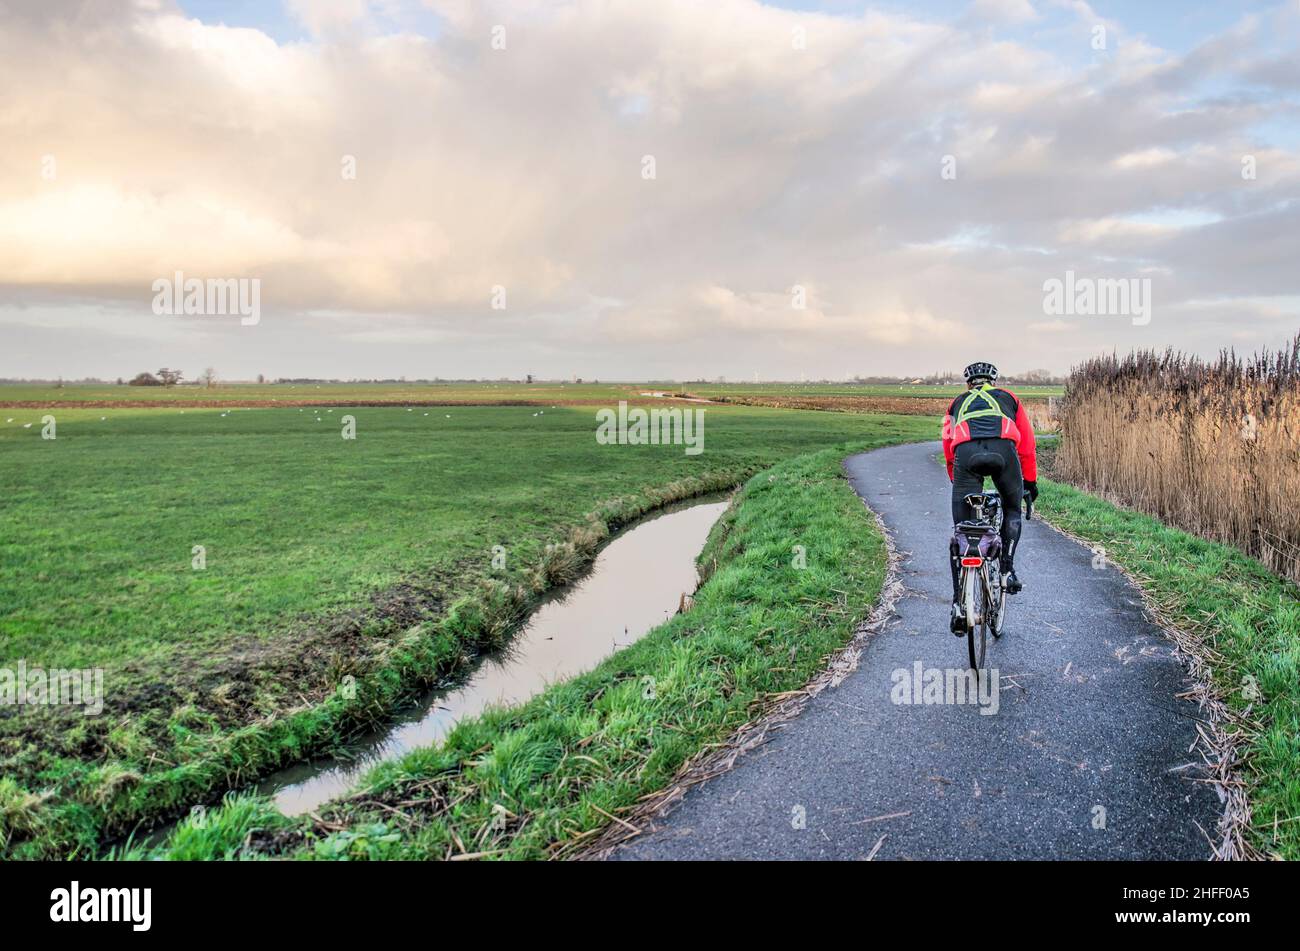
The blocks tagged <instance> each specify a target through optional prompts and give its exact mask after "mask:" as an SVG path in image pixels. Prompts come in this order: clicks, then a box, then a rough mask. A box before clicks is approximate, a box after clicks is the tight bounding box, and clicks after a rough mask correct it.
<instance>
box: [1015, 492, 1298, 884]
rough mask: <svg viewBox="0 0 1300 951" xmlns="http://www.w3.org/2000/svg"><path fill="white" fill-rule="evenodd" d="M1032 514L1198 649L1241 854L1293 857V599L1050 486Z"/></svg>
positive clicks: (1190, 546)
mask: <svg viewBox="0 0 1300 951" xmlns="http://www.w3.org/2000/svg"><path fill="white" fill-rule="evenodd" d="M1040 485H1041V486H1042V487H1043V493H1042V495H1041V496H1040V498H1039V502H1038V504H1039V509H1040V511H1041V513H1042V515H1043V517H1044V518H1046V519H1048V520H1050V521H1051V522H1052V523H1053V524H1055V525H1057V526H1058V527H1060V528H1062V529H1063V530H1065V531H1067V532H1069V533H1070V534H1072V535H1075V536H1077V537H1079V538H1081V539H1084V540H1086V541H1088V542H1092V543H1094V544H1097V545H1100V546H1102V547H1103V548H1104V549H1105V557H1106V558H1107V559H1108V560H1109V561H1111V562H1113V563H1114V564H1117V565H1119V566H1120V567H1121V568H1123V569H1124V570H1125V571H1127V572H1128V573H1129V574H1130V575H1131V576H1132V577H1133V578H1134V579H1135V580H1136V581H1137V582H1138V584H1139V585H1140V586H1141V587H1142V588H1143V590H1144V591H1145V592H1146V594H1147V596H1148V597H1149V598H1150V600H1151V602H1152V604H1153V606H1154V608H1155V609H1156V611H1157V612H1158V614H1159V615H1161V617H1162V620H1166V621H1168V622H1170V623H1172V624H1173V625H1174V626H1176V627H1177V628H1178V629H1180V630H1182V631H1184V632H1186V633H1188V634H1190V635H1192V636H1193V637H1194V638H1195V639H1196V640H1198V641H1199V642H1200V643H1201V644H1202V645H1204V648H1205V657H1206V660H1207V663H1206V665H1205V669H1206V671H1207V673H1208V675H1209V677H1210V678H1211V680H1212V681H1213V682H1212V683H1211V684H1210V685H1209V686H1210V687H1211V688H1212V690H1213V692H1214V694H1215V695H1216V698H1217V699H1218V700H1219V701H1221V702H1222V703H1224V704H1225V705H1226V707H1227V708H1228V710H1229V711H1231V713H1230V717H1231V727H1230V729H1233V730H1235V731H1236V732H1237V738H1236V739H1237V744H1236V745H1237V746H1238V752H1239V755H1240V756H1241V757H1242V763H1241V772H1242V777H1243V779H1244V780H1245V782H1246V784H1247V797H1248V799H1249V802H1250V805H1251V812H1252V819H1251V822H1250V825H1249V827H1248V829H1247V830H1246V833H1245V839H1246V843H1247V845H1248V846H1249V847H1251V848H1253V849H1255V850H1258V851H1259V852H1260V853H1263V854H1269V855H1276V856H1279V857H1282V858H1287V859H1297V858H1300V590H1298V589H1297V588H1296V586H1295V585H1293V584H1290V583H1289V582H1287V581H1284V580H1283V579H1281V578H1279V577H1278V576H1277V575H1275V574H1273V573H1271V572H1269V571H1268V570H1267V569H1266V568H1264V567H1263V566H1262V565H1261V564H1259V562H1257V561H1255V560H1254V559H1252V558H1249V557H1248V556H1246V555H1244V554H1242V553H1241V552H1240V551H1238V550H1237V549H1235V548H1232V547H1230V546H1227V545H1221V544H1216V543H1214V542H1209V541H1206V540H1204V539H1202V538H1198V537H1196V536H1194V535H1190V534H1188V533H1187V532H1183V531H1180V530H1178V529H1175V528H1171V527H1169V526H1168V525H1165V524H1163V523H1161V522H1159V521H1158V520H1156V519H1154V518H1151V517H1150V516H1147V515H1143V514H1140V513H1138V512H1134V511H1131V510H1127V509H1123V508H1120V507H1118V506H1115V505H1112V504H1110V503H1109V502H1106V501H1104V500H1102V499H1099V498H1097V497H1096V496H1094V495H1090V494H1089V493H1087V492H1083V491H1081V490H1079V489H1076V488H1074V487H1072V486H1069V485H1065V484H1062V483H1058V482H1048V481H1046V480H1043V481H1041V482H1040Z"/></svg>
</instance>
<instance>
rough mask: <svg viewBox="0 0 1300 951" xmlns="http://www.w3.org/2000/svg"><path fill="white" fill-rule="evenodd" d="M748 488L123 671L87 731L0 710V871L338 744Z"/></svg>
mask: <svg viewBox="0 0 1300 951" xmlns="http://www.w3.org/2000/svg"><path fill="white" fill-rule="evenodd" d="M748 474H749V473H748V472H746V471H745V470H740V471H738V472H728V471H720V472H711V473H707V474H703V475H701V476H696V477H689V478H684V479H678V480H675V481H673V482H671V483H669V484H668V485H666V486H658V487H653V488H650V489H646V490H644V491H642V492H640V493H636V494H632V495H627V496H621V497H618V498H615V499H611V500H608V501H606V502H605V503H603V504H602V505H600V506H598V507H597V508H596V509H595V510H593V511H592V512H590V513H588V515H587V517H586V518H585V519H584V520H583V521H582V522H581V523H579V524H578V525H575V526H573V527H572V528H571V529H570V530H569V531H568V532H567V533H566V534H565V535H563V536H561V537H560V538H559V539H557V540H555V541H552V542H550V543H548V544H546V545H545V547H544V548H543V549H542V554H541V556H540V557H539V558H538V560H537V562H536V563H535V564H533V565H531V566H527V567H525V568H524V569H522V570H521V571H519V572H516V573H515V575H514V576H513V577H510V578H509V579H508V580H502V579H501V578H494V577H491V576H489V575H487V574H485V573H484V572H482V570H481V569H480V568H478V567H477V566H469V565H466V566H462V570H460V571H455V572H449V573H445V574H442V575H439V576H437V577H433V578H423V579H419V580H412V581H408V582H404V583H402V584H399V585H396V586H394V587H392V588H390V589H387V590H385V591H382V592H379V593H377V594H374V595H372V597H371V598H370V603H369V604H368V605H367V606H366V607H365V608H362V609H357V610H353V611H348V612H343V613H340V614H337V615H335V616H331V617H329V618H326V619H316V620H313V619H310V618H304V619H300V621H299V623H298V627H297V628H296V630H295V631H294V632H293V634H292V635H291V636H289V637H288V638H279V639H277V640H275V641H271V642H266V641H263V640H259V639H251V638H245V639H240V640H238V641H236V642H234V643H232V644H231V645H230V646H229V648H228V649H226V650H223V651H221V652H220V653H219V654H218V655H217V656H215V657H204V656H202V655H200V654H198V653H195V652H189V655H188V656H186V652H182V653H181V654H180V655H179V656H177V657H175V658H173V659H170V660H169V661H168V667H167V670H166V671H165V672H164V671H160V670H156V669H150V668H148V667H146V666H143V665H139V664H135V665H129V668H130V673H131V675H132V685H131V687H129V688H127V689H125V690H117V691H114V692H113V693H111V694H110V695H109V696H107V697H106V698H105V709H104V715H102V716H99V717H93V718H83V717H82V716H81V715H80V714H79V713H74V712H70V711H68V710H66V709H65V708H58V707H41V708H27V709H25V710H24V712H23V715H17V714H15V713H14V712H13V709H14V708H5V709H3V710H0V756H2V757H3V758H4V761H5V763H6V772H7V773H8V774H9V775H7V776H6V778H5V780H4V783H3V784H0V855H7V856H9V857H18V858H31V857H41V856H48V855H51V854H54V855H67V856H69V857H76V856H82V857H88V856H90V855H93V854H94V853H95V852H96V850H97V849H98V848H99V847H100V846H101V845H102V844H103V842H104V841H105V840H106V839H108V838H111V837H114V836H118V835H121V834H123V833H124V832H125V831H126V830H127V829H128V828H129V827H130V826H131V825H132V824H136V825H137V826H138V827H139V828H144V829H147V827H148V825H149V824H150V823H151V822H154V821H159V820H163V819H167V818H171V817H174V816H175V815H178V814H180V813H181V812H182V811H184V809H185V808H188V807H190V806H192V805H194V804H196V803H199V802H204V801H215V798H214V794H215V793H219V792H220V791H221V790H222V789H225V788H227V787H229V786H238V785H240V784H243V783H247V782H249V781H251V780H253V779H255V778H256V777H257V776H258V775H259V774H262V773H265V772H267V771H269V770H271V769H274V768H276V767H278V766H280V765H282V764H283V763H285V762H290V761H293V760H295V759H300V758H302V757H305V756H308V755H311V754H314V753H319V752H324V751H326V750H328V749H329V748H330V747H331V746H335V745H338V744H341V743H344V742H346V741H347V740H348V739H349V738H351V737H352V736H353V735H355V734H356V733H358V732H361V731H362V730H364V729H365V728H367V727H368V726H370V725H372V724H373V723H374V722H376V721H378V720H381V719H383V718H384V717H385V716H386V715H387V714H388V713H389V712H390V711H391V710H392V709H393V708H394V707H396V706H398V705H400V704H401V703H402V702H403V701H404V700H407V699H409V698H410V697H411V696H414V695H416V694H417V693H419V692H420V691H422V690H424V689H427V688H428V687H430V686H435V685H447V684H450V683H453V682H455V680H456V678H457V676H458V675H459V674H460V673H461V672H462V671H463V670H464V669H466V668H467V667H468V666H469V665H470V664H471V663H472V661H473V660H474V659H475V657H477V656H478V654H479V653H481V652H483V651H487V650H492V649H497V648H499V647H501V646H502V645H503V644H504V643H505V642H506V641H507V640H508V638H509V635H510V634H511V633H512V631H513V630H514V629H515V628H516V627H517V626H518V624H519V623H520V622H521V621H522V620H523V619H524V618H525V617H526V615H527V614H528V613H529V611H531V609H532V608H533V607H535V606H536V604H537V603H538V599H539V597H540V596H541V595H542V594H544V593H546V592H548V591H550V590H551V589H553V588H556V587H559V586H563V585H566V584H568V583H570V582H572V581H573V580H575V579H576V578H578V577H579V576H580V575H581V573H582V571H583V570H584V568H585V567H586V566H587V565H588V564H589V563H590V562H591V560H592V559H593V558H594V557H595V554H596V552H597V551H598V549H599V547H600V545H601V543H602V542H603V541H604V540H605V539H606V538H607V537H608V536H609V535H610V534H611V533H612V532H613V531H615V530H617V529H618V528H620V527H622V526H623V525H625V524H627V523H629V522H631V521H634V520H635V519H637V518H639V517H640V516H642V515H644V514H646V513H647V512H649V511H652V510H654V509H657V508H660V507H663V506H665V505H668V504H671V503H672V502H676V501H680V500H683V499H688V498H691V497H694V496H696V495H702V494H708V493H714V492H717V491H720V490H724V489H730V488H732V487H733V486H735V485H736V484H738V483H739V482H740V481H743V479H744V478H745V477H746V476H747V475H748ZM466 591H472V592H473V593H472V594H470V595H468V596H465V594H464V592H466ZM457 592H459V593H460V594H461V596H460V597H459V598H456V597H455V596H456V594H457ZM453 598H455V600H453ZM33 714H34V715H33ZM32 788H40V789H41V790H42V791H41V792H40V793H39V794H36V793H32V792H29V791H28V790H29V789H32ZM239 815H241V816H242V815H244V813H243V812H240V813H239Z"/></svg>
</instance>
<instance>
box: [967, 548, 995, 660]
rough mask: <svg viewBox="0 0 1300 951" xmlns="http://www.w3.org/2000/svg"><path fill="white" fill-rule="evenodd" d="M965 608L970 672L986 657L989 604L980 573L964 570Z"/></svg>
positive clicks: (970, 569) (968, 569) (969, 569)
mask: <svg viewBox="0 0 1300 951" xmlns="http://www.w3.org/2000/svg"><path fill="white" fill-rule="evenodd" d="M962 591H963V601H964V603H965V606H966V651H967V656H968V657H969V659H970V665H971V669H972V670H980V669H981V668H983V666H984V661H985V659H986V658H987V657H988V635H989V602H988V596H987V590H986V588H985V586H984V582H983V579H982V578H981V577H980V573H979V572H978V571H975V570H974V569H972V568H967V569H965V577H964V578H963V579H962Z"/></svg>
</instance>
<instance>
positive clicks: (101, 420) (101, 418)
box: [99, 416, 108, 422]
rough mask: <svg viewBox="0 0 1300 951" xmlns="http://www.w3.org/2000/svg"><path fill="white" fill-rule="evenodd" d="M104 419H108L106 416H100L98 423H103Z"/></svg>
mask: <svg viewBox="0 0 1300 951" xmlns="http://www.w3.org/2000/svg"><path fill="white" fill-rule="evenodd" d="M106 419H108V417H107V416H101V417H99V420H100V422H103V421H104V420H106Z"/></svg>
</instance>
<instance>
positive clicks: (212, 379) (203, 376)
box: [199, 367, 217, 389]
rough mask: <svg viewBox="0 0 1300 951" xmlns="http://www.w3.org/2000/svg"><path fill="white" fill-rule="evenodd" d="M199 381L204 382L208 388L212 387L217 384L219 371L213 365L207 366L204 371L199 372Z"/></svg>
mask: <svg viewBox="0 0 1300 951" xmlns="http://www.w3.org/2000/svg"><path fill="white" fill-rule="evenodd" d="M199 382H200V383H202V384H203V385H204V386H206V387H207V388H208V389H212V388H213V387H214V386H216V385H217V371H216V370H214V369H213V368H212V367H208V368H206V369H205V370H204V371H203V372H202V373H200V374H199Z"/></svg>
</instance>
